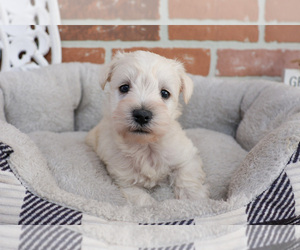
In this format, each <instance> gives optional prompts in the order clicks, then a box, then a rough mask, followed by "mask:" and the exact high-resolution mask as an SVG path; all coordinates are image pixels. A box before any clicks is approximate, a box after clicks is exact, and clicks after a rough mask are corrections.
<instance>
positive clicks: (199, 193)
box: [174, 185, 208, 200]
mask: <svg viewBox="0 0 300 250" xmlns="http://www.w3.org/2000/svg"><path fill="white" fill-rule="evenodd" d="M174 193H175V198H176V199H180V200H199V199H207V198H208V189H207V186H206V185H202V186H199V185H197V186H195V187H191V186H189V187H175V188H174Z"/></svg>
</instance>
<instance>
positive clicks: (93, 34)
mask: <svg viewBox="0 0 300 250" xmlns="http://www.w3.org/2000/svg"><path fill="white" fill-rule="evenodd" d="M59 31H60V36H61V40H65V41H66V40H69V41H72V40H80V41H84V40H97V41H99V40H101V41H114V40H121V41H143V40H147V41H157V40H159V39H160V37H159V26H158V25H61V26H59Z"/></svg>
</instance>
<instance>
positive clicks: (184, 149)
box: [86, 51, 207, 205]
mask: <svg viewBox="0 0 300 250" xmlns="http://www.w3.org/2000/svg"><path fill="white" fill-rule="evenodd" d="M106 83H109V84H108V85H109V89H108V90H107V97H108V99H107V102H106V103H107V106H106V107H105V109H104V114H103V119H102V120H101V122H100V123H99V124H98V125H97V126H96V127H95V128H94V129H92V130H91V131H90V132H89V133H88V136H87V139H86V141H87V144H88V145H90V146H92V147H93V149H94V150H95V152H96V153H97V154H98V155H99V157H100V159H102V160H103V162H104V163H105V164H106V167H107V171H108V172H109V174H110V175H111V177H112V178H113V179H114V181H115V182H116V183H117V184H118V185H119V187H120V188H121V191H122V192H123V194H124V196H125V197H126V198H127V200H128V201H129V202H131V203H133V204H136V205H150V204H152V203H153V202H155V200H154V199H153V198H152V197H151V196H150V194H149V193H148V192H147V189H151V188H153V187H155V186H156V185H157V184H159V183H160V182H161V181H163V180H165V179H166V178H167V177H169V178H170V183H171V185H173V187H174V193H175V197H176V198H177V199H199V198H204V197H207V188H206V186H205V185H204V178H205V174H204V172H203V170H202V161H201V159H200V157H199V155H198V153H197V149H196V148H195V147H194V146H193V144H192V142H191V141H190V140H189V139H188V138H187V137H186V135H185V132H184V131H183V130H182V128H181V127H180V125H179V123H178V122H177V121H176V119H177V118H178V116H179V115H180V110H179V103H178V98H179V94H180V92H182V93H183V97H184V101H185V102H186V103H187V102H188V100H189V99H190V97H191V95H192V91H193V82H192V80H191V79H190V78H189V77H188V76H187V75H186V73H185V69H184V67H183V66H182V64H181V63H179V62H177V61H174V60H170V59H166V58H164V57H161V56H159V55H157V54H154V53H150V52H144V51H136V52H133V53H118V54H117V55H116V56H115V57H114V59H113V60H112V62H111V64H110V65H109V67H108V69H107V72H106V74H105V77H104V79H103V82H102V83H101V86H102V88H103V89H104V87H105V85H106Z"/></svg>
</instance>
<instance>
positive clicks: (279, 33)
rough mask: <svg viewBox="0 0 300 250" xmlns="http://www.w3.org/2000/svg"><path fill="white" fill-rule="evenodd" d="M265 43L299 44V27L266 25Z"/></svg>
mask: <svg viewBox="0 0 300 250" xmlns="http://www.w3.org/2000/svg"><path fill="white" fill-rule="evenodd" d="M265 40H266V42H280V43H282V42H292V43H299V42H300V26H298V25H267V26H266V29H265Z"/></svg>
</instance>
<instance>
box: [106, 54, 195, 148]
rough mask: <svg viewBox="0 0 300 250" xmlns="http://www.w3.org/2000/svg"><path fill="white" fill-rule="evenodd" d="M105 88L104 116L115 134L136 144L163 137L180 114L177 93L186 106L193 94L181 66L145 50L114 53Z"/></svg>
mask: <svg viewBox="0 0 300 250" xmlns="http://www.w3.org/2000/svg"><path fill="white" fill-rule="evenodd" d="M107 83H108V84H107ZM106 85H108V86H109V89H108V95H109V98H108V104H109V106H108V110H107V111H108V112H106V116H109V117H110V118H111V122H112V126H113V128H114V129H115V130H116V132H117V133H118V134H120V135H121V136H123V138H124V139H126V140H128V141H131V142H138V143H147V142H153V141H156V140H158V139H159V138H160V137H161V136H162V135H164V134H166V132H167V131H168V130H169V129H170V126H172V121H174V120H175V119H176V118H177V117H178V116H179V115H180V111H179V107H178V99H179V94H180V93H181V92H182V93H183V97H184V101H185V102H186V103H187V102H188V101H189V99H190V97H191V95H192V92H193V82H192V80H191V79H190V78H189V77H188V76H187V75H186V73H185V69H184V67H183V65H182V64H181V63H179V62H177V61H175V60H170V59H167V58H164V57H161V56H159V55H157V54H154V53H151V52H145V51H136V52H132V53H120V52H119V53H118V54H116V56H115V57H114V59H113V60H112V62H111V64H110V65H109V66H108V69H107V71H106V73H105V75H104V79H103V82H102V83H101V86H102V88H103V89H104V87H105V86H106Z"/></svg>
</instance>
